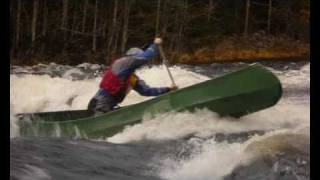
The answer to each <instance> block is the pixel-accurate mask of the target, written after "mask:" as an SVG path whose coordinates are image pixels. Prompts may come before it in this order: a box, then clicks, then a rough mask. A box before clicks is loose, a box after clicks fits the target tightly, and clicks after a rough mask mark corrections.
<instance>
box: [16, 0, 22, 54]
mask: <svg viewBox="0 0 320 180" xmlns="http://www.w3.org/2000/svg"><path fill="white" fill-rule="evenodd" d="M17 3H18V4H17V6H18V7H17V20H16V43H15V45H16V48H18V47H19V40H20V19H21V0H17Z"/></svg>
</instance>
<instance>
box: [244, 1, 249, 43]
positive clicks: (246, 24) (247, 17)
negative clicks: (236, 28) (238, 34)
mask: <svg viewBox="0 0 320 180" xmlns="http://www.w3.org/2000/svg"><path fill="white" fill-rule="evenodd" d="M249 11H250V0H247V1H246V16H245V23H244V31H243V35H244V37H247V36H248V21H249Z"/></svg>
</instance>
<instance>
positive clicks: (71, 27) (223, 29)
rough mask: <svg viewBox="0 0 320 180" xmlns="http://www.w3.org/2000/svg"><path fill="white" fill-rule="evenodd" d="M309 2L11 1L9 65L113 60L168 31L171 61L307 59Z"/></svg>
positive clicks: (165, 36)
mask: <svg viewBox="0 0 320 180" xmlns="http://www.w3.org/2000/svg"><path fill="white" fill-rule="evenodd" d="M309 6H310V1H309V0H290V1H283V0H241V1H240V0H223V1H217V0H175V1H171V0H148V1H146V0H108V1H103V0H81V1H73V0H55V1H49V0H30V1H23V0H12V2H11V3H10V31H11V33H10V44H11V49H10V58H11V64H12V65H34V64H38V63H44V64H46V63H50V62H54V63H58V64H66V65H76V64H81V63H84V62H88V63H97V64H105V65H109V64H110V63H112V62H113V61H114V60H115V59H117V58H119V57H121V56H122V55H124V54H125V51H126V50H127V49H129V48H130V47H143V46H145V45H147V44H148V43H150V42H152V41H153V39H154V37H155V36H160V37H161V38H163V40H164V41H163V42H164V44H163V48H164V51H165V53H166V55H167V57H168V59H169V63H170V64H210V63H225V62H237V61H249V62H250V61H262V60H267V61H276V60H282V61H296V60H306V61H308V60H309V54H310V53H309V30H310V27H309V17H310V7H309ZM161 62H162V61H161V59H160V58H159V57H157V58H154V59H153V61H152V63H153V64H159V63H161Z"/></svg>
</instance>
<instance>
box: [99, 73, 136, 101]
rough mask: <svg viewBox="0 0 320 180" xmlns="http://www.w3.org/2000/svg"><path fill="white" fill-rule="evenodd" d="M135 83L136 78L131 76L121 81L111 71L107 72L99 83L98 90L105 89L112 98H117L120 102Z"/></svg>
mask: <svg viewBox="0 0 320 180" xmlns="http://www.w3.org/2000/svg"><path fill="white" fill-rule="evenodd" d="M136 82H137V77H136V76H135V75H134V74H132V75H130V76H129V77H128V78H126V79H124V80H121V79H120V78H119V77H118V76H117V75H115V74H114V73H113V72H112V71H111V69H109V70H107V72H106V73H105V74H104V76H103V78H102V81H101V83H100V88H103V89H105V90H106V91H108V93H109V94H110V95H112V96H116V97H118V98H119V101H122V100H123V98H124V97H125V96H126V94H127V93H128V91H129V87H130V86H132V87H134V86H135V84H136Z"/></svg>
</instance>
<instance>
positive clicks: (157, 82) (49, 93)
mask: <svg viewBox="0 0 320 180" xmlns="http://www.w3.org/2000/svg"><path fill="white" fill-rule="evenodd" d="M170 69H171V71H172V73H173V76H174V78H175V81H176V83H177V85H178V86H179V87H181V88H182V87H186V86H190V85H193V84H196V83H199V82H202V81H205V80H208V79H209V78H208V77H206V76H203V75H200V74H197V73H194V72H191V71H187V70H185V69H183V68H181V67H179V66H174V67H171V68H170ZM269 69H270V70H271V71H273V72H274V73H275V74H276V75H277V76H278V77H279V79H280V81H281V82H282V86H283V88H284V96H283V98H282V99H281V101H279V102H278V104H277V105H275V106H273V107H271V108H268V109H266V110H263V111H259V112H256V113H253V114H250V115H247V116H244V117H241V118H240V119H238V120H236V119H233V118H221V117H219V116H218V115H217V114H216V113H214V112H211V111H209V110H206V109H199V110H197V111H196V112H195V113H190V112H179V113H177V112H169V113H166V114H161V115H157V116H156V117H154V118H150V117H148V116H145V117H144V119H143V121H142V123H140V124H136V125H132V126H127V127H126V128H125V129H124V130H123V131H122V132H120V133H118V134H116V135H114V136H113V137H110V138H108V139H106V141H108V142H112V143H130V142H139V141H143V140H149V141H164V140H176V139H180V138H183V137H186V136H189V135H192V137H193V138H191V139H188V140H186V141H185V142H184V146H182V147H180V148H181V149H183V148H187V147H190V146H192V147H193V148H192V151H191V153H190V156H188V157H187V158H182V157H180V158H176V157H175V158H172V157H167V156H165V157H156V158H155V159H154V160H153V161H152V162H150V165H151V166H155V167H156V169H157V172H156V173H157V174H158V175H159V176H160V177H162V178H165V179H170V180H176V179H186V180H188V179H200V180H207V179H222V178H223V177H224V176H226V175H228V174H230V173H231V172H232V171H233V170H234V169H235V167H237V166H239V165H246V164H248V163H250V162H251V161H253V160H254V159H255V158H257V156H259V153H261V151H262V150H261V149H271V150H270V152H275V151H277V150H279V148H282V147H280V146H279V144H284V142H283V141H281V139H284V137H285V139H286V140H288V139H289V140H290V141H292V142H291V144H296V145H297V146H301V147H303V146H304V147H305V146H307V147H308V145H305V144H303V143H302V142H303V141H301V140H298V139H299V138H296V137H297V136H296V135H299V137H300V135H302V136H303V137H304V138H306V139H307V141H308V139H309V130H310V107H309V101H310V97H309V93H308V90H309V82H310V77H309V74H310V71H309V69H310V65H309V64H307V65H305V66H303V67H301V68H300V69H299V70H285V71H277V70H275V69H272V68H269ZM166 73H167V72H166V70H165V68H164V67H163V66H153V67H152V68H142V69H140V70H138V71H137V75H138V76H139V77H140V78H141V79H144V80H145V81H146V83H147V84H149V85H150V86H155V87H160V86H169V85H170V84H171V81H170V79H169V77H168V76H167V75H166ZM69 79H71V78H67V79H64V78H51V77H49V76H47V75H41V76H39V75H24V76H19V77H18V76H16V75H11V76H10V87H11V88H10V100H11V108H10V130H11V133H10V135H11V137H17V136H19V134H18V132H19V131H18V128H19V127H18V126H17V125H16V118H15V116H14V115H15V114H16V113H25V112H41V111H55V110H71V109H72V110H74V109H84V108H86V106H87V103H88V101H89V100H90V98H91V97H92V96H93V95H94V94H95V93H96V91H97V88H98V84H99V81H100V78H96V79H85V80H79V81H72V80H69ZM288 89H292V90H293V92H294V93H296V91H298V90H299V89H303V90H304V91H303V94H293V95H291V96H288V95H286V93H287V92H288ZM149 98H152V97H143V96H140V95H138V94H137V93H136V92H134V91H131V92H130V94H128V96H127V98H126V99H125V101H124V102H123V103H122V104H121V105H120V106H124V105H129V104H134V103H138V102H141V101H144V100H146V99H149ZM254 130H261V131H264V132H265V133H264V134H262V135H254V136H252V137H249V138H248V139H247V140H244V141H242V142H233V143H230V142H227V141H222V142H218V141H217V140H216V139H215V138H214V135H215V134H217V133H223V134H231V133H242V132H248V131H254ZM196 137H198V138H196ZM270 139H271V140H270ZM300 139H301V138H300ZM289 140H288V141H289ZM262 144H264V145H262ZM284 146H287V145H284ZM288 146H289V145H288ZM272 147H273V149H272ZM178 151H179V150H178ZM258 151H259V152H258ZM268 152H269V151H268ZM155 164H157V165H155ZM159 164H160V165H159Z"/></svg>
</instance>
